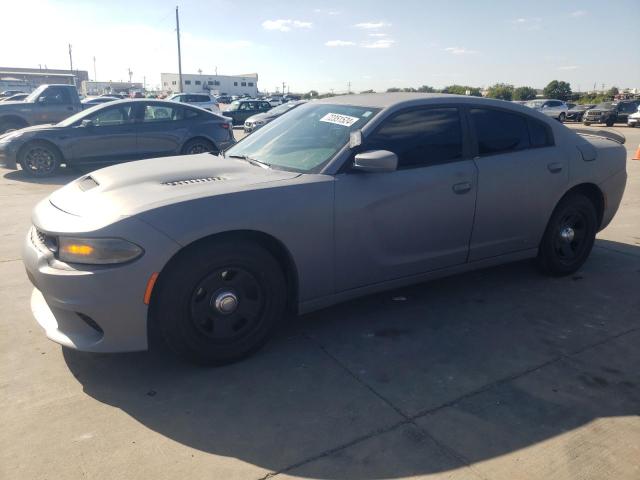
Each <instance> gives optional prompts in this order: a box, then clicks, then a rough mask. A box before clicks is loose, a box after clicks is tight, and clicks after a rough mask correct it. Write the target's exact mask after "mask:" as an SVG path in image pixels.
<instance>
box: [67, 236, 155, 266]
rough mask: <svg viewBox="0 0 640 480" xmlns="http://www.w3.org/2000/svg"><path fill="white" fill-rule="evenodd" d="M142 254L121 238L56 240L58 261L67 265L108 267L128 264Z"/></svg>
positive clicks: (139, 248) (136, 246)
mask: <svg viewBox="0 0 640 480" xmlns="http://www.w3.org/2000/svg"><path fill="white" fill-rule="evenodd" d="M143 253H144V250H142V248H141V247H139V246H138V245H136V244H134V243H131V242H128V241H126V240H123V239H121V238H77V237H60V238H59V239H58V259H59V260H61V261H63V262H69V263H89V264H93V265H108V264H114V263H124V262H129V261H131V260H134V259H136V258H138V257H139V256H140V255H142V254H143Z"/></svg>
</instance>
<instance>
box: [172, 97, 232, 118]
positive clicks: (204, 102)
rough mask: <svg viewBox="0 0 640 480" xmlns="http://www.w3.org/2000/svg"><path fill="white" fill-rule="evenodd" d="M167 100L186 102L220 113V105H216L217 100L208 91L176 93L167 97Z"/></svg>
mask: <svg viewBox="0 0 640 480" xmlns="http://www.w3.org/2000/svg"><path fill="white" fill-rule="evenodd" d="M169 100H172V101H174V102H180V103H188V104H189V105H193V106H195V107H200V108H204V109H205V110H211V111H212V112H213V113H218V114H219V113H220V105H218V102H217V100H216V99H215V98H213V97H212V96H211V95H209V94H208V93H176V94H175V95H172V96H171V97H169Z"/></svg>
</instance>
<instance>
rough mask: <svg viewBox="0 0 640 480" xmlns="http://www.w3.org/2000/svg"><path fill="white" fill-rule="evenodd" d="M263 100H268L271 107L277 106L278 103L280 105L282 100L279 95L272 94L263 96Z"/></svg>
mask: <svg viewBox="0 0 640 480" xmlns="http://www.w3.org/2000/svg"><path fill="white" fill-rule="evenodd" d="M265 101H267V102H269V103H270V104H271V106H272V107H277V106H278V105H282V103H283V100H282V97H281V96H280V95H272V96H270V97H268V98H265Z"/></svg>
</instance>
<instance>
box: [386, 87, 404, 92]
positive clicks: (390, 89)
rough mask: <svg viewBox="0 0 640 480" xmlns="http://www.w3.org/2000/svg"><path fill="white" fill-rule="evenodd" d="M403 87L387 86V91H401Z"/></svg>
mask: <svg viewBox="0 0 640 480" xmlns="http://www.w3.org/2000/svg"><path fill="white" fill-rule="evenodd" d="M401 91H402V89H401V88H398V87H391V88H387V92H388V93H393V92H401Z"/></svg>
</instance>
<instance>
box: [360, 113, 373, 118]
mask: <svg viewBox="0 0 640 480" xmlns="http://www.w3.org/2000/svg"><path fill="white" fill-rule="evenodd" d="M372 113H373V112H364V113H363V114H362V116H363V117H364V118H367V117H368V116H369V115H371V114H372Z"/></svg>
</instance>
